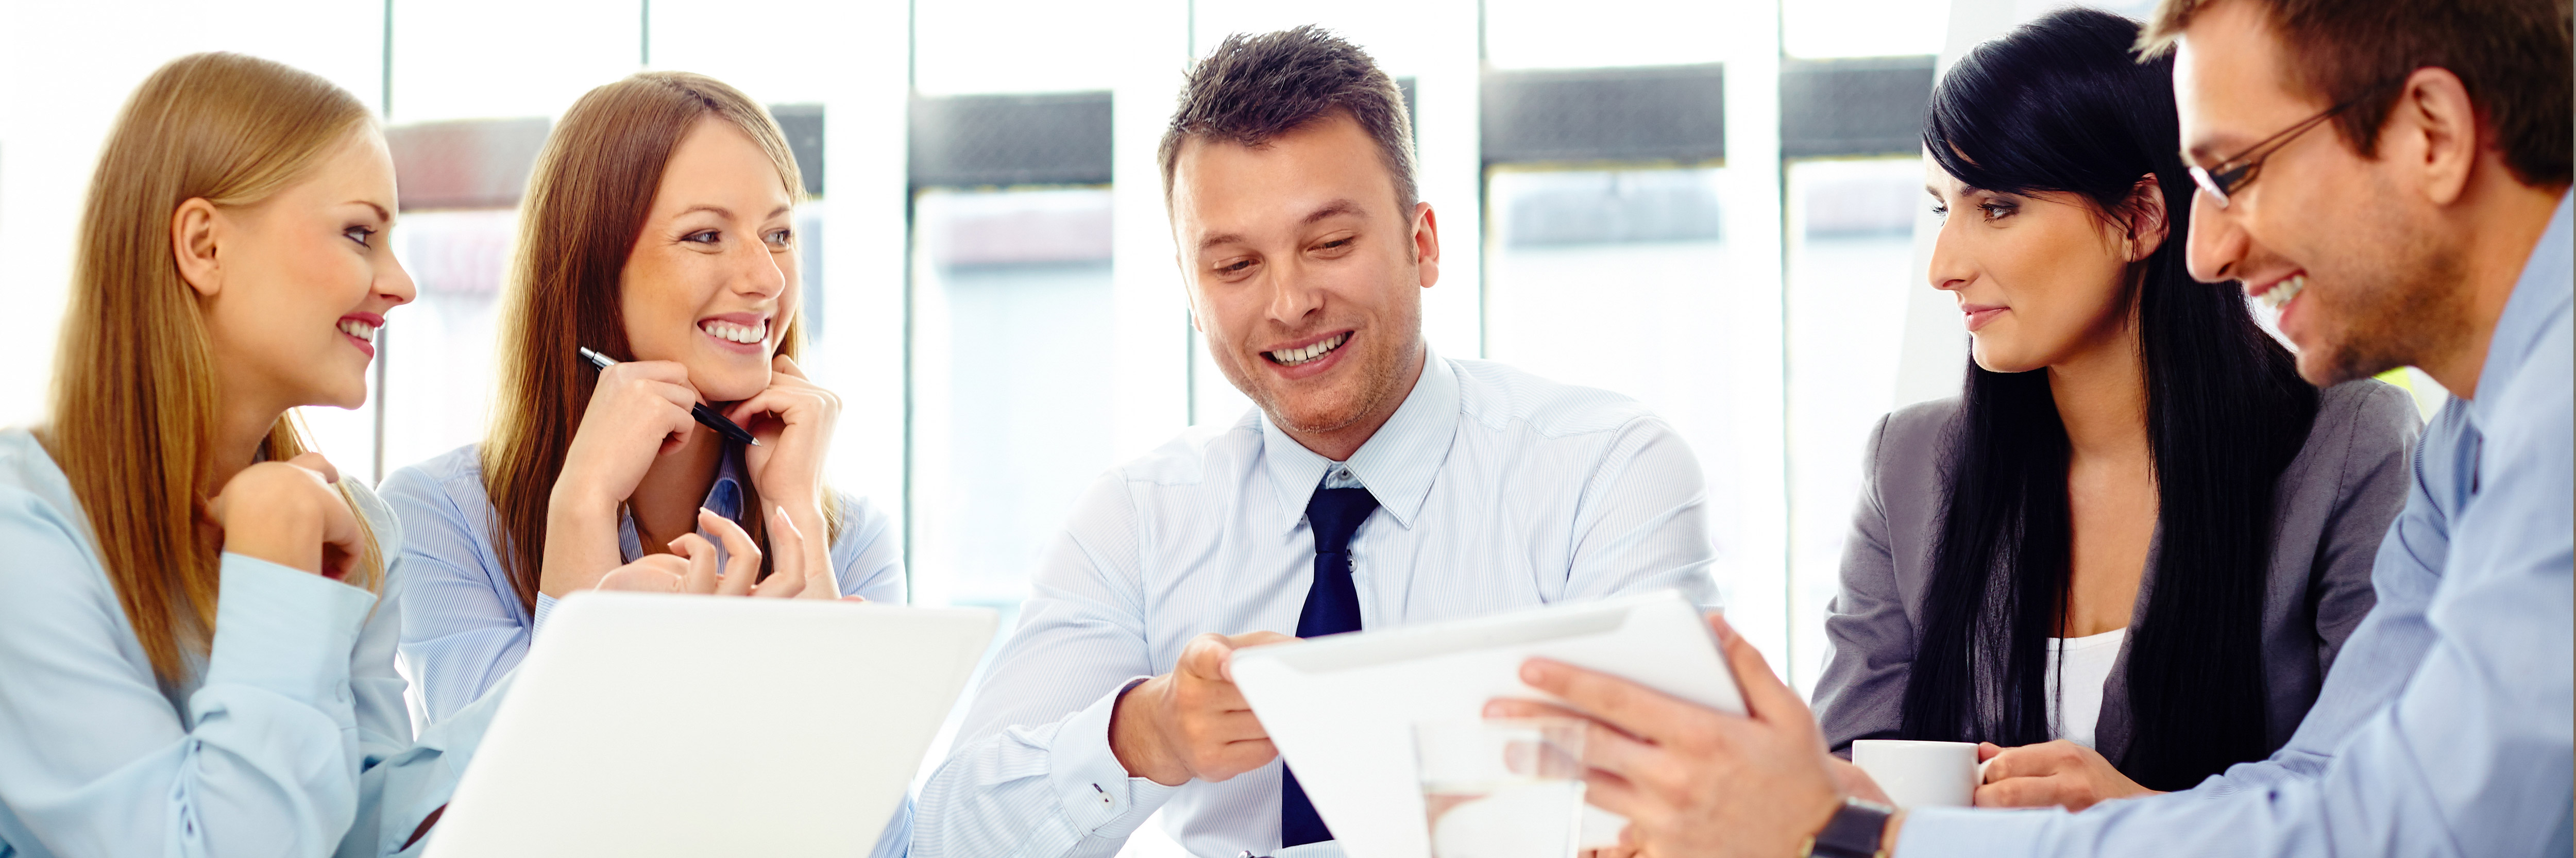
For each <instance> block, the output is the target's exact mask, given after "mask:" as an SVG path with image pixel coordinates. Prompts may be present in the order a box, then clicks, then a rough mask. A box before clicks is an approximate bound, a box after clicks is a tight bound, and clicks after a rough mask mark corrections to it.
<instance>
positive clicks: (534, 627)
mask: <svg viewBox="0 0 2576 858" xmlns="http://www.w3.org/2000/svg"><path fill="white" fill-rule="evenodd" d="M554 612H555V597H553V596H548V595H546V594H544V593H538V594H537V610H536V613H534V614H532V615H530V616H529V617H528V640H531V641H533V640H536V639H537V633H538V632H542V631H545V630H546V615H547V614H551V613H554Z"/></svg>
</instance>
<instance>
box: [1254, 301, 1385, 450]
mask: <svg viewBox="0 0 2576 858" xmlns="http://www.w3.org/2000/svg"><path fill="white" fill-rule="evenodd" d="M1418 297H1419V296H1418V293H1417V295H1416V298H1417V300H1415V301H1414V302H1412V304H1411V307H1410V308H1409V309H1408V310H1406V311H1402V312H1400V313H1399V316H1400V318H1397V319H1394V320H1392V324H1390V325H1387V326H1385V327H1380V328H1365V329H1362V330H1361V333H1364V334H1367V336H1365V337H1358V336H1355V337H1353V339H1354V340H1357V342H1354V343H1351V344H1350V345H1345V346H1343V348H1351V347H1353V346H1357V347H1359V348H1361V349H1364V350H1365V351H1364V352H1363V353H1360V354H1353V355H1349V356H1347V357H1346V358H1344V359H1345V360H1356V361H1357V362H1358V366H1357V367H1356V368H1357V369H1359V370H1360V373H1361V377H1360V379H1359V385H1358V387H1357V389H1356V390H1354V391H1353V393H1354V394H1355V397H1354V399H1355V400H1356V401H1353V402H1350V403H1347V404H1346V405H1344V407H1341V408H1329V407H1328V408H1327V409H1325V410H1326V411H1328V412H1330V413H1325V414H1317V415H1312V416H1311V417H1308V416H1307V415H1299V414H1292V413H1290V412H1289V411H1288V410H1287V409H1286V408H1285V407H1283V406H1284V405H1286V403H1285V401H1284V399H1285V397H1282V396H1281V395H1280V394H1279V391H1278V390H1276V389H1274V388H1272V387H1271V386H1269V385H1267V384H1255V383H1253V378H1252V377H1251V376H1254V375H1255V373H1256V371H1257V369H1258V368H1257V367H1255V368H1238V367H1225V366H1223V364H1222V362H1220V364H1219V367H1220V368H1221V369H1224V370H1225V372H1226V378H1227V380H1228V381H1231V382H1233V383H1234V388H1235V389H1236V390H1240V391H1243V393H1244V395H1245V396H1247V397H1249V398H1250V399H1251V400H1252V402H1253V404H1254V405H1256V406H1259V407H1260V408H1261V413H1263V414H1266V415H1269V417H1270V422H1272V423H1276V424H1278V425H1279V428H1281V429H1285V430H1288V431H1291V432H1297V433H1300V434H1306V435H1326V434H1331V433H1333V432H1339V431H1341V430H1343V429H1347V428H1350V427H1351V426H1352V425H1353V424H1356V423H1359V422H1360V421H1361V420H1364V419H1367V418H1368V416H1369V415H1371V414H1375V413H1377V412H1378V410H1379V409H1381V408H1383V407H1385V406H1386V404H1387V402H1388V401H1389V400H1393V399H1401V398H1402V397H1403V396H1404V395H1405V394H1407V393H1410V392H1412V391H1411V390H1410V389H1407V388H1405V387H1404V376H1405V370H1406V368H1407V367H1409V366H1411V365H1412V362H1413V357H1414V355H1415V354H1416V353H1418V352H1419V351H1420V350H1421V348H1422V304H1421V302H1420V301H1419V300H1418ZM1399 333H1409V334H1411V336H1405V337H1403V338H1402V341H1400V342H1387V341H1386V340H1387V339H1388V338H1389V337H1391V336H1396V335H1398V334H1399ZM1268 359H1269V358H1266V357H1264V356H1262V355H1259V354H1254V355H1253V356H1251V357H1250V358H1248V360H1253V361H1266V360H1268ZM1265 380H1266V379H1265Z"/></svg>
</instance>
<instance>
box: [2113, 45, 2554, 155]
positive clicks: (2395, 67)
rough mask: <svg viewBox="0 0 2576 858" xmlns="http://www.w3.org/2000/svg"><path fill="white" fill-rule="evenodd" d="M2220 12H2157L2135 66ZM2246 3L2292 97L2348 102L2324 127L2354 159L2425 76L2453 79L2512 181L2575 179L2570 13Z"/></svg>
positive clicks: (2367, 151) (2374, 143)
mask: <svg viewBox="0 0 2576 858" xmlns="http://www.w3.org/2000/svg"><path fill="white" fill-rule="evenodd" d="M2219 2H2221V0H2163V2H2160V3H2157V4H2156V11H2155V13H2154V14H2153V15H2151V16H2149V17H2148V19H2147V26H2146V29H2145V30H2144V31H2143V32H2142V33H2140V34H2139V38H2138V49H2139V51H2140V53H2141V55H2143V56H2149V57H2153V56H2157V55H2161V54H2162V53H2163V52H2165V51H2168V50H2171V49H2172V48H2173V45H2174V42H2175V41H2176V40H2179V39H2181V38H2182V33H2183V30H2185V29H2186V28H2189V27H2190V26H2191V22H2192V19H2193V18H2195V17H2198V16H2199V15H2200V14H2202V13H2204V12H2207V11H2209V9H2210V7H2212V6H2215V5H2217V4H2218V3H2219ZM2247 2H2250V3H2252V4H2253V7H2254V9H2255V10H2256V11H2258V12H2259V13H2261V14H2262V16H2263V18H2264V22H2265V23H2266V24H2269V25H2270V26H2271V28H2272V31H2273V34H2274V35H2275V37H2277V38H2279V39H2280V40H2281V44H2282V47H2283V53H2284V58H2283V62H2282V66H2283V68H2282V71H2283V72H2284V77H2285V78H2286V79H2287V81H2288V83H2289V84H2290V85H2291V87H2292V90H2291V91H2293V92H2303V94H2311V95H2314V96H2316V97H2317V99H2318V100H2319V101H2322V102H2324V103H2326V104H2342V103H2344V102H2347V101H2351V102H2356V104H2355V105H2354V106H2353V108H2352V109H2351V110H2347V111H2344V112H2343V115H2341V116H2337V117H2335V122H2334V124H2335V130H2336V133H2337V134H2339V135H2340V136H2342V138H2343V140H2344V143H2345V144H2346V145H2349V146H2350V147H2352V149H2353V151H2355V152H2358V153H2360V154H2361V156H2362V157H2364V158H2377V157H2378V156H2379V154H2378V148H2379V131H2380V127H2381V126H2383V125H2385V124H2387V122H2388V117H2389V114H2390V113H2392V112H2394V111H2395V109H2396V107H2397V98H2398V96H2400V95H2403V94H2404V93H2403V91H2401V90H2399V89H2397V88H2395V87H2393V86H2390V84H2393V83H2395V82H2396V81H2400V80H2404V79H2405V78H2406V76H2407V75H2408V74H2410V73H2412V72H2414V71H2415V70H2416V69H2420V68H2425V67H2428V66H2429V67H2438V68H2443V69H2448V70H2450V72H2451V73H2452V74H2454V75H2457V76H2459V78H2460V84H2461V85H2462V86H2463V87H2465V88H2467V89H2468V91H2469V100H2470V101H2471V102H2473V103H2475V104H2476V105H2477V112H2478V114H2479V117H2478V118H2479V121H2480V124H2481V125H2484V126H2486V128H2484V129H2481V132H2480V133H2481V134H2487V133H2492V134H2494V135H2495V141H2494V144H2493V145H2494V146H2495V147H2496V148H2497V149H2498V150H2499V151H2502V152H2503V153H2504V161H2505V166H2506V167H2507V168H2508V169H2510V170H2511V171H2512V172H2513V174H2514V178H2516V179H2519V180H2521V181H2522V183H2523V184H2525V185H2532V186H2537V187H2564V186H2566V185H2567V184H2568V183H2569V181H2570V179H2571V173H2576V169H2571V164H2570V158H2571V151H2576V142H2571V141H2576V118H2571V116H2576V115H2572V114H2571V110H2576V107H2571V104H2576V96H2571V95H2570V92H2571V89H2570V87H2571V82H2570V79H2571V78H2576V54H2571V53H2570V51H2571V50H2576V48H2571V44H2576V42H2571V40H2576V32H2571V29H2570V28H2571V26H2576V24H2571V21H2576V6H2571V4H2570V3H2569V2H2568V0H2247Z"/></svg>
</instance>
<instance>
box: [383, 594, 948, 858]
mask: <svg viewBox="0 0 2576 858" xmlns="http://www.w3.org/2000/svg"><path fill="white" fill-rule="evenodd" d="M994 622H995V619H994V614H993V612H992V611H988V610H982V609H928V608H902V607H892V606H881V605H863V604H850V603H845V602H820V601H805V600H782V599H737V598H716V597H708V596H675V595H657V594H643V593H601V592H587V593H579V594H575V595H574V596H572V597H571V598H568V599H565V600H564V602H563V604H562V605H561V606H559V607H558V608H557V609H556V610H555V611H554V612H553V613H552V615H551V616H549V617H548V618H547V622H546V629H545V635H544V636H543V637H541V638H539V639H538V640H537V642H536V644H535V646H534V647H533V648H532V649H531V650H530V651H529V653H528V658H527V660H526V661H524V662H522V663H521V664H520V665H519V668H518V670H517V672H516V676H515V677H514V678H513V679H512V680H511V687H510V689H509V690H508V692H507V693H508V695H509V696H508V697H507V698H505V699H503V700H502V701H501V708H500V711H499V712H497V713H494V716H493V722H492V727H491V729H490V730H489V731H488V732H486V733H485V734H484V737H483V741H482V744H481V746H480V748H479V749H478V750H477V751H476V752H475V755H474V759H473V762H472V763H471V764H470V765H469V766H468V767H467V768H466V771H465V774H464V776H463V777H462V779H461V780H460V782H459V783H458V784H457V787H456V794H455V796H454V798H453V799H452V800H451V801H450V802H449V804H448V809H447V812H446V815H445V816H443V817H442V818H440V820H439V822H438V824H437V826H436V827H434V828H432V829H431V830H430V834H429V848H428V854H429V855H430V856H431V857H432V858H461V856H473V858H510V856H560V855H619V856H638V858H642V856H663V855H669V856H692V858H696V856H706V855H762V856H779V857H780V858H786V856H804V855H829V856H835V858H859V856H865V855H867V854H868V850H869V848H870V847H871V846H872V845H874V844H875V842H876V839H877V836H878V835H879V834H880V833H882V832H883V831H884V829H885V826H886V822H887V821H888V820H889V819H891V818H893V815H894V812H895V810H896V808H897V807H899V806H900V803H901V802H902V801H903V797H904V790H905V788H906V787H907V786H908V785H909V784H910V783H911V781H912V778H913V775H914V773H915V772H916V771H917V770H918V769H919V768H920V766H921V761H922V755H923V753H924V752H925V751H927V750H928V749H929V747H930V743H931V740H932V739H933V738H934V737H935V736H936V734H937V733H938V732H939V726H940V724H941V722H942V721H943V720H944V719H945V718H946V717H947V715H948V712H949V708H950V707H951V706H952V705H954V704H955V702H956V701H957V696H958V693H959V692H960V691H962V690H963V689H964V688H965V686H966V681H967V678H968V676H969V675H970V674H972V673H973V672H974V670H975V664H976V662H977V660H978V659H979V658H981V657H982V655H983V652H984V649H985V647H986V645H988V644H990V643H991V642H992V638H993V626H994Z"/></svg>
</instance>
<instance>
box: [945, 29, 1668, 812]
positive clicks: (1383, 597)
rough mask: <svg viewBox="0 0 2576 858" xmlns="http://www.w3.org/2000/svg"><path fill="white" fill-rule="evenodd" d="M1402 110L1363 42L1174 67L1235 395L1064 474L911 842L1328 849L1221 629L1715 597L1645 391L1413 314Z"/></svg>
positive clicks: (1424, 229)
mask: <svg viewBox="0 0 2576 858" xmlns="http://www.w3.org/2000/svg"><path fill="white" fill-rule="evenodd" d="M1410 124H1411V123H1410V121H1409V119H1408V118H1407V117H1406V115H1405V110H1404V102H1403V98H1402V95H1401V94H1400V92H1399V91H1398V90H1397V89H1396V87H1395V84H1394V82H1393V81H1392V80H1390V79H1389V78H1388V77H1387V76H1386V74H1385V73H1384V72H1382V71H1380V70H1378V68H1377V67H1376V64H1375V63H1374V62H1373V61H1372V60H1371V59H1370V58H1369V57H1368V55H1367V54H1366V53H1364V52H1362V51H1360V50H1359V49H1358V48H1356V47H1354V46H1352V45H1350V44H1349V43H1347V42H1344V41H1342V40H1340V39H1338V38H1336V37H1333V36H1331V35H1329V34H1327V33H1324V32H1322V31H1319V30H1315V29H1312V28H1303V27H1301V28H1298V29H1295V30H1288V31H1283V32H1278V33H1270V34H1266V35H1261V36H1252V37H1246V36H1240V35H1238V36H1235V37H1232V38H1229V39H1227V40H1226V41H1225V43H1224V44H1222V45H1220V46H1218V47H1217V49H1216V51H1215V52H1214V53H1212V54H1211V55H1210V56H1209V57H1208V58H1206V59H1205V60H1202V61H1201V62H1200V63H1199V64H1198V65H1197V66H1196V67H1195V68H1194V69H1193V70H1192V71H1191V73H1190V76H1189V80H1188V83H1187V86H1186V90H1185V91H1184V93H1183V94H1182V98H1181V105H1180V108H1179V111H1178V113H1177V114H1176V115H1175V116H1174V117H1173V120H1172V124H1171V126H1170V128H1169V130H1168V131H1166V133H1165V135H1164V139H1163V145H1162V167H1163V177H1164V184H1165V190H1166V200H1167V203H1168V205H1169V207H1170V209H1171V214H1172V229H1173V234H1174V240H1175V244H1176V245H1177V247H1178V253H1177V260H1178V262H1179V264H1180V267H1181V270H1182V273H1183V275H1184V277H1183V279H1184V281H1185V282H1186V284H1187V286H1188V293H1189V299H1190V309H1191V311H1192V314H1193V318H1194V319H1195V321H1196V324H1197V327H1198V329H1199V331H1200V332H1201V333H1203V334H1204V335H1205V336H1206V339H1207V342H1208V351H1209V353H1210V355H1211V357H1213V358H1214V360H1215V362H1216V364H1217V365H1218V366H1219V367H1220V368H1222V369H1223V370H1224V372H1225V375H1226V379H1227V380H1228V381H1231V382H1232V383H1233V384H1234V386H1235V387H1236V388H1237V389H1240V390H1242V391H1243V392H1244V393H1245V394H1246V395H1248V396H1250V397H1251V398H1252V400H1253V401H1254V402H1255V403H1256V404H1257V405H1258V406H1259V407H1258V408H1256V409H1254V410H1253V411H1251V412H1249V413H1246V414H1245V415H1244V416H1243V417H1242V418H1241V419H1238V420H1236V421H1234V422H1233V423H1232V424H1231V425H1222V426H1209V427H1200V428H1195V429H1192V430H1190V431H1188V432H1186V433H1184V434H1183V435H1181V436H1180V437H1179V438H1176V439H1174V440H1172V441H1171V442H1170V443H1167V444H1165V445H1163V446H1162V447H1161V448H1159V449H1157V450H1155V451H1153V452H1151V453H1148V454H1146V455H1145V456H1144V457H1143V458H1140V459H1137V460H1135V461H1133V462H1129V463H1127V464H1125V465H1122V466H1119V467H1117V468H1114V469H1111V470H1110V471H1109V472H1108V473H1106V474H1104V475H1102V476H1101V477H1100V479H1099V480H1098V481H1097V482H1095V483H1093V484H1092V486H1091V489H1090V490H1089V491H1088V492H1087V493H1086V494H1085V495H1084V496H1083V498H1082V500H1081V501H1079V502H1078V503H1077V505H1076V506H1075V509H1074V511H1073V516H1072V520H1071V521H1070V522H1068V523H1067V524H1066V526H1065V529H1064V532H1063V533H1062V534H1061V535H1059V536H1058V537H1057V538H1056V539H1055V540H1054V542H1053V544H1052V545H1051V546H1050V548H1049V550H1048V552H1047V554H1046V556H1045V558H1044V560H1043V561H1042V563H1041V565H1040V568H1039V569H1038V572H1037V582H1036V593H1035V595H1034V596H1033V597H1032V598H1031V599H1030V600H1029V601H1028V603H1027V605H1026V607H1025V609H1024V613H1023V615H1022V618H1021V622H1020V627H1019V630H1018V632H1017V633H1016V634H1014V635H1013V637H1012V639H1011V641H1010V644H1009V645H1008V646H1007V647H1006V648H1005V650H1004V651H1003V653H1002V655H1001V656H1000V658H999V660H998V661H997V662H996V663H995V664H994V666H993V668H992V673H991V675H990V676H989V677H988V678H987V679H986V680H985V683H984V686H983V689H982V691H981V692H980V693H979V695H978V697H977V699H976V701H975V705H974V707H973V710H972V711H971V712H970V713H969V715H968V717H967V719H966V722H965V725H964V727H963V729H962V730H961V731H960V733H959V735H958V737H957V745H956V750H955V751H954V753H953V754H951V756H950V757H949V759H948V761H947V762H946V763H945V764H944V765H943V766H942V767H941V768H940V769H939V771H938V772H937V774H935V775H933V776H932V777H931V779H930V781H929V782H928V783H927V784H926V785H925V786H924V787H923V788H922V793H921V799H920V806H919V814H918V817H917V820H916V826H915V832H916V833H915V835H914V838H913V846H912V849H913V854H914V855H915V856H924V858H943V856H964V857H965V858H984V857H985V856H998V855H1015V856H1033V858H1063V856H1107V855H1113V854H1115V853H1116V852H1117V851H1118V850H1119V848H1120V846H1121V845H1122V844H1124V843H1125V841H1126V839H1127V837H1128V835H1129V834H1131V833H1133V832H1134V831H1135V830H1136V828H1137V826H1138V825H1140V824H1142V823H1143V822H1144V821H1145V820H1146V818H1147V817H1148V816H1151V815H1152V814H1153V813H1154V812H1155V811H1156V810H1158V809H1159V810H1162V811H1163V812H1164V815H1165V820H1166V821H1165V827H1166V829H1167V831H1169V832H1170V833H1171V834H1172V835H1173V836H1174V837H1175V838H1176V839H1177V840H1179V842H1180V843H1181V845H1182V846H1184V847H1185V848H1187V849H1188V850H1189V851H1190V852H1191V853H1193V854H1197V855H1227V856H1232V855H1237V854H1240V853H1250V854H1253V855H1273V854H1278V855H1283V856H1286V855H1308V854H1335V853H1336V851H1337V850H1336V848H1335V846H1334V845H1333V843H1332V841H1331V833H1330V831H1329V830H1328V829H1327V828H1326V827H1325V825H1324V823H1323V822H1322V820H1321V819H1320V818H1318V817H1316V815H1315V813H1314V811H1313V808H1312V805H1311V804H1310V803H1308V801H1307V799H1306V796H1305V793H1304V791H1303V790H1302V789H1300V788H1298V787H1297V785H1296V783H1295V780H1294V774H1293V772H1289V771H1286V770H1285V769H1284V768H1283V767H1282V766H1281V765H1280V763H1279V762H1278V760H1277V753H1276V752H1275V751H1274V750H1273V749H1272V748H1271V745H1270V742H1269V739H1268V737H1267V736H1266V735H1265V734H1264V733H1263V732H1262V728H1261V724H1260V722H1259V721H1258V720H1256V719H1255V718H1254V717H1253V715H1252V713H1251V711H1250V710H1249V708H1248V707H1247V706H1246V705H1245V703H1244V701H1243V697H1242V695H1241V694H1239V693H1238V692H1237V691H1236V689H1235V687H1234V685H1233V683H1231V682H1230V681H1228V679H1227V676H1228V673H1227V664H1228V656H1229V653H1231V652H1232V651H1233V650H1234V649H1235V648H1237V647H1242V646H1249V645H1254V644H1259V643H1267V642H1275V641H1281V640H1286V639H1288V638H1289V637H1290V634H1291V633H1292V632H1293V633H1294V634H1295V635H1296V636H1300V637H1311V636H1314V635H1319V634H1330V633H1336V632H1345V631H1354V630H1358V629H1363V628H1366V629H1379V628H1390V627H1394V626H1401V625H1406V624H1412V623H1421V622H1429V621H1436V620H1446V619H1453V618H1459V617H1470V616H1477V615H1482V614H1490V613H1495V612H1499V611H1507V610H1512V609H1517V608H1527V607H1531V606H1536V605H1542V604H1550V603H1556V602H1565V601H1577V600H1584V599H1596V598H1600V597H1604V596H1610V595H1614V594H1619V593H1627V592H1636V591H1645V590H1654V589H1667V588H1669V589H1678V590H1680V591H1681V592H1682V593H1684V594H1685V595H1686V596H1688V597H1690V598H1691V599H1692V600H1694V601H1696V602H1699V603H1701V604H1709V605H1713V603H1714V602H1715V601H1716V598H1715V588H1714V585H1713V583H1712V581H1711V580H1710V578H1709V569H1708V566H1709V562H1710V555H1711V550H1712V549H1711V546H1710V544H1709V539H1708V530H1707V522H1706V515H1705V512H1704V509H1703V506H1704V502H1705V492H1704V490H1703V487H1702V483H1701V477H1700V470H1699V464H1698V462H1697V461H1696V460H1695V459H1693V458H1692V456H1691V453H1690V450H1689V449H1688V448H1687V447H1686V446H1685V445H1684V444H1683V443H1682V440H1681V438H1680V437H1678V436H1677V435H1676V434H1675V433H1674V432H1673V430H1672V428H1671V427H1670V426H1668V425H1667V424H1665V423H1664V421H1663V420H1662V419H1661V418H1658V417H1656V416H1655V415H1654V414H1653V413H1651V412H1649V411H1647V410H1646V409H1645V408H1644V407H1643V406H1641V405H1639V404H1637V403H1636V402H1635V401H1633V400H1630V399H1627V398H1625V397H1621V396H1618V395H1616V394H1611V393H1607V392H1604V391H1599V390H1592V389H1587V388H1579V387H1569V386H1564V385H1558V384H1554V383H1550V382H1548V381H1545V380H1542V379H1539V378H1536V377H1533V376H1531V375H1528V374H1526V373H1523V372H1520V371H1518V370H1514V369H1511V368H1509V367H1505V366H1502V365H1500V364H1494V363H1488V362H1484V361H1474V360H1452V359H1444V358H1442V357H1439V356H1438V355H1436V354H1434V353H1432V351H1431V350H1430V348H1429V347H1428V346H1427V345H1425V344H1424V342H1423V339H1422V331H1421V315H1422V293H1421V290H1423V289H1427V288H1430V287H1431V286H1432V285H1433V284H1434V283H1436V282H1438V280H1439V276H1440V242H1439V231H1438V221H1437V218H1435V217H1434V216H1433V214H1432V208H1431V204H1429V203H1425V202H1419V201H1417V200H1416V199H1415V197H1414V187H1415V186H1414V180H1413V155H1412V149H1411V141H1412V136H1413V135H1412V130H1411V127H1410ZM1471 288H1472V287H1471ZM1639 311H1640V312H1645V311H1647V308H1639ZM1350 705H1353V706H1366V705H1368V701H1364V700H1354V701H1350Z"/></svg>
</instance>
